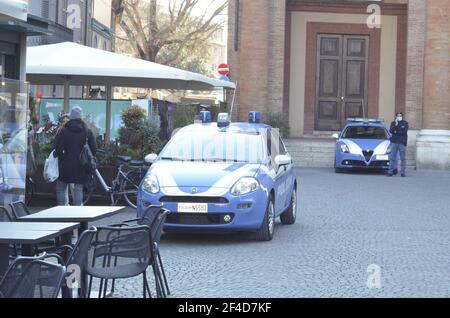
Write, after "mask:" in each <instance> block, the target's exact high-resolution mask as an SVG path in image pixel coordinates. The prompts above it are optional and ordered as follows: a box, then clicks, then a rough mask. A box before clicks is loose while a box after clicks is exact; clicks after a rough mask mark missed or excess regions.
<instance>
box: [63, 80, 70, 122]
mask: <svg viewBox="0 0 450 318" xmlns="http://www.w3.org/2000/svg"><path fill="white" fill-rule="evenodd" d="M69 108H70V79H69V78H68V77H66V79H65V82H64V113H66V114H67V113H69V111H70V109H69Z"/></svg>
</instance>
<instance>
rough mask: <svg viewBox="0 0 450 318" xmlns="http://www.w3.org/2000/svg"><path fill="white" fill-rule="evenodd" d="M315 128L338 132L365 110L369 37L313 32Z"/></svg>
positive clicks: (360, 115)
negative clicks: (314, 37)
mask: <svg viewBox="0 0 450 318" xmlns="http://www.w3.org/2000/svg"><path fill="white" fill-rule="evenodd" d="M317 37H318V38H317V41H318V43H317V44H318V45H317V73H316V81H317V83H316V88H317V90H316V105H315V129H316V130H322V131H338V130H340V129H342V126H343V125H344V124H345V122H346V119H347V118H349V117H366V116H367V113H368V102H367V98H368V93H367V89H368V78H369V77H368V59H369V37H368V36H358V35H338V34H319V35H317Z"/></svg>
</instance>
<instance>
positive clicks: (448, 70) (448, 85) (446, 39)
mask: <svg viewBox="0 0 450 318" xmlns="http://www.w3.org/2000/svg"><path fill="white" fill-rule="evenodd" d="M426 17H427V19H426V42H425V64H424V102H423V127H422V128H423V129H422V130H421V131H420V133H419V135H418V137H417V167H418V168H436V169H450V76H449V74H450V1H448V0H428V1H427V8H426Z"/></svg>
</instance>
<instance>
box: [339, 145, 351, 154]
mask: <svg viewBox="0 0 450 318" xmlns="http://www.w3.org/2000/svg"><path fill="white" fill-rule="evenodd" d="M341 151H342V152H343V153H350V149H348V146H347V145H346V144H341Z"/></svg>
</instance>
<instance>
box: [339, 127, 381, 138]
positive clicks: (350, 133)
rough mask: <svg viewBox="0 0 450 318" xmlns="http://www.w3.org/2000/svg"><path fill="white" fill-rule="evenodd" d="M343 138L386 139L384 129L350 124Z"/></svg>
mask: <svg viewBox="0 0 450 318" xmlns="http://www.w3.org/2000/svg"><path fill="white" fill-rule="evenodd" d="M343 138H348V139H388V135H387V133H386V129H384V128H383V127H373V126H352V127H348V128H347V129H346V130H345V132H344V134H343Z"/></svg>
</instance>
